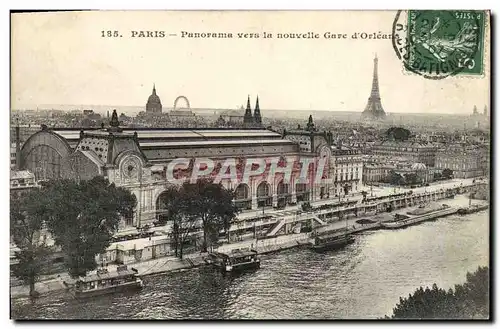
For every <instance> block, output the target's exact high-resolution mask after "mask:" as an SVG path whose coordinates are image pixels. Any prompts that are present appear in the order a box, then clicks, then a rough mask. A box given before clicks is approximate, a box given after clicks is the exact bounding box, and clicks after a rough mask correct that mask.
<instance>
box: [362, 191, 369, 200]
mask: <svg viewBox="0 0 500 329" xmlns="http://www.w3.org/2000/svg"><path fill="white" fill-rule="evenodd" d="M361 195H363V200H362V201H361V202H366V196H367V195H368V192H366V191H361Z"/></svg>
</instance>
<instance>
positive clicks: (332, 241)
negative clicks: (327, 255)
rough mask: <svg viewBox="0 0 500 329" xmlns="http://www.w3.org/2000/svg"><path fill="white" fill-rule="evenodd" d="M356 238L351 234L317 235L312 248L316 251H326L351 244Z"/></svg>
mask: <svg viewBox="0 0 500 329" xmlns="http://www.w3.org/2000/svg"><path fill="white" fill-rule="evenodd" d="M354 241H355V239H354V238H353V237H352V236H350V235H340V236H339V235H325V236H317V237H315V238H314V242H313V243H312V246H311V247H312V249H313V250H315V251H326V250H336V249H340V248H342V247H344V246H346V245H348V244H351V243H353V242H354Z"/></svg>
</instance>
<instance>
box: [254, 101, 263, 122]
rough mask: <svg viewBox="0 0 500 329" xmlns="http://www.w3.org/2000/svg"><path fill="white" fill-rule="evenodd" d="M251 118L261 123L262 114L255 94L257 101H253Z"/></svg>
mask: <svg viewBox="0 0 500 329" xmlns="http://www.w3.org/2000/svg"><path fill="white" fill-rule="evenodd" d="M253 118H254V121H255V123H256V124H258V125H261V124H262V116H261V115H260V107H259V96H257V101H256V102H255V110H254V112H253Z"/></svg>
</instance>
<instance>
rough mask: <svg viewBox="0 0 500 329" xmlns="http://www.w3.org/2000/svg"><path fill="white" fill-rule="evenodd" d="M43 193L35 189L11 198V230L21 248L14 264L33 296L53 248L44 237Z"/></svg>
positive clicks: (17, 274) (15, 269)
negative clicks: (41, 234)
mask: <svg viewBox="0 0 500 329" xmlns="http://www.w3.org/2000/svg"><path fill="white" fill-rule="evenodd" d="M43 199H44V198H43V194H42V193H41V192H40V191H39V190H32V191H30V192H28V194H26V195H25V196H24V197H22V198H18V197H12V196H11V199H10V207H11V209H10V230H11V236H12V238H13V240H14V243H15V244H16V246H17V247H18V248H19V251H16V252H15V256H16V259H17V260H18V263H17V264H15V265H14V266H12V270H13V272H14V275H15V276H16V277H18V278H19V279H20V280H22V281H23V282H24V283H25V284H28V285H29V288H30V296H32V297H35V296H37V292H36V291H35V283H36V282H37V281H38V279H39V276H40V274H41V273H42V272H43V270H44V269H45V268H46V267H47V265H48V263H49V256H50V253H51V248H50V247H49V246H47V245H46V243H45V241H43V240H42V239H40V232H41V230H42V229H43V225H44V223H43V215H42V213H41V211H40V209H41V208H42V206H43V203H41V202H43Z"/></svg>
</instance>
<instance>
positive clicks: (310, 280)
mask: <svg viewBox="0 0 500 329" xmlns="http://www.w3.org/2000/svg"><path fill="white" fill-rule="evenodd" d="M488 237H489V220H488V212H487V211H483V212H480V213H476V214H472V215H468V216H466V217H460V216H450V217H447V218H441V219H439V220H437V221H434V222H427V223H423V224H420V225H418V226H413V227H409V228H406V229H402V230H397V231H385V230H379V231H373V232H366V233H364V234H361V235H357V236H356V242H355V243H354V244H352V245H349V246H347V247H346V248H345V249H343V250H340V251H332V252H327V253H324V254H318V253H314V252H312V251H310V250H308V249H296V250H288V251H283V252H279V253H274V254H269V255H264V256H262V262H261V268H260V269H259V270H257V271H255V272H251V273H244V274H241V275H239V276H223V275H222V274H220V273H217V272H215V271H213V270H211V269H210V268H207V267H205V268H199V269H192V270H186V271H183V272H177V273H169V274H166V275H161V276H152V277H146V278H145V279H144V283H145V288H144V289H143V290H142V292H139V293H128V294H122V295H111V296H102V297H97V298H95V299H92V300H89V301H78V300H75V299H73V298H71V297H69V296H68V295H67V294H65V293H61V294H59V295H52V296H46V297H42V298H40V299H38V300H37V301H36V302H34V303H31V302H30V301H29V300H28V299H17V300H14V301H13V302H12V317H13V318H30V319H48V318H50V319H90V318H94V319H129V318H130V319H338V318H344V319H345V318H351V319H367V318H380V317H383V316H384V315H390V314H391V313H392V308H393V307H394V306H395V304H396V303H397V302H398V301H399V297H400V296H408V294H409V293H411V292H413V291H414V290H415V289H416V288H417V287H419V286H421V285H423V286H427V285H428V286H430V285H432V284H433V283H437V284H438V286H440V287H443V288H446V289H447V288H449V287H453V285H454V284H458V283H462V282H464V281H465V274H466V272H467V271H474V270H475V269H476V268H477V266H479V265H482V266H484V265H488V262H489V241H488V239H489V238H488Z"/></svg>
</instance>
